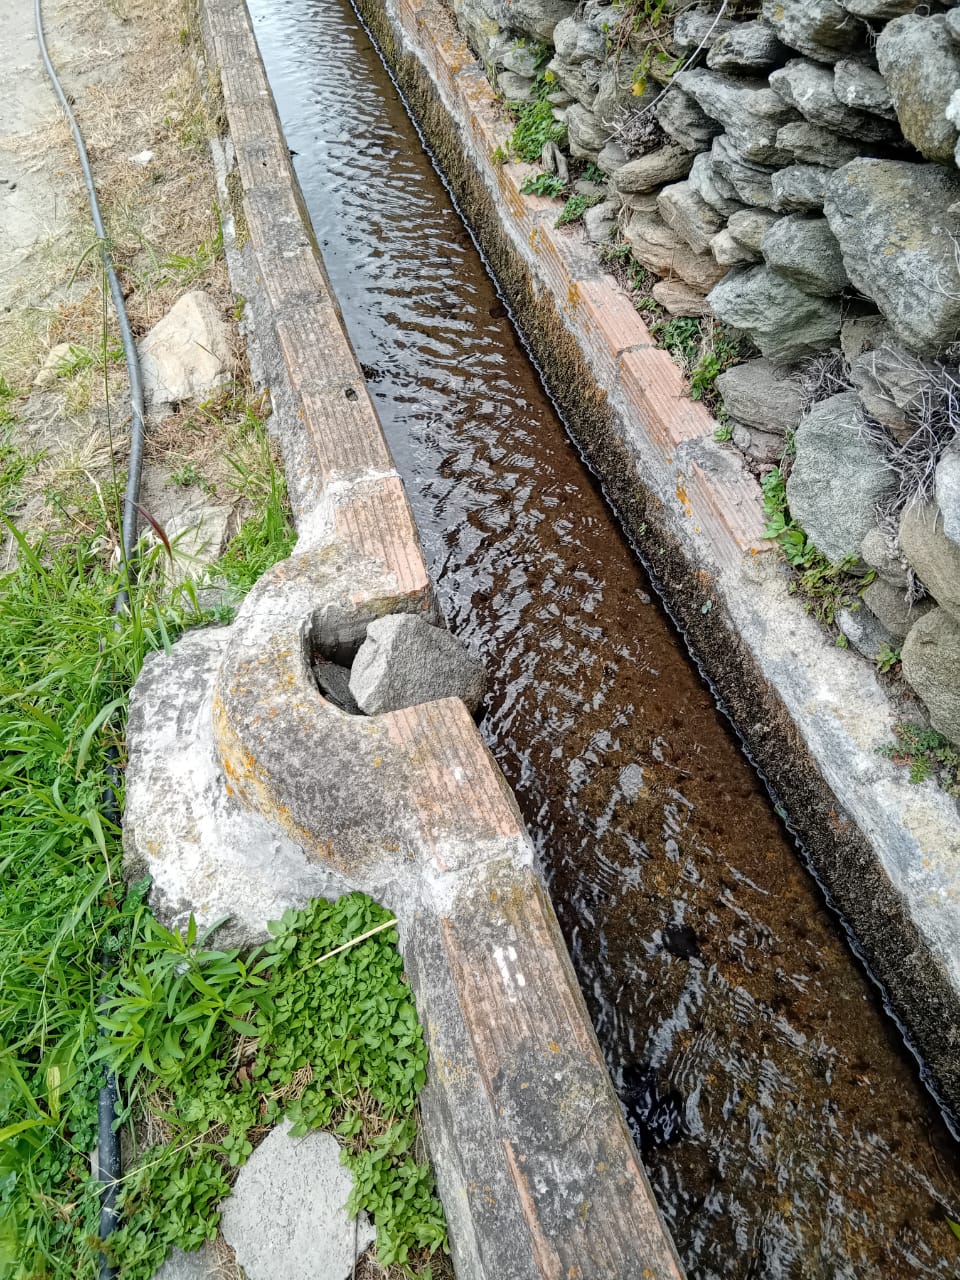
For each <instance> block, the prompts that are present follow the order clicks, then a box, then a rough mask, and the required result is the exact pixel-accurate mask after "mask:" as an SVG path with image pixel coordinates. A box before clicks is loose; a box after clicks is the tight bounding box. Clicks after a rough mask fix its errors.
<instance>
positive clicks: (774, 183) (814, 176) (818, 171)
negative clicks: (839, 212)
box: [770, 164, 833, 213]
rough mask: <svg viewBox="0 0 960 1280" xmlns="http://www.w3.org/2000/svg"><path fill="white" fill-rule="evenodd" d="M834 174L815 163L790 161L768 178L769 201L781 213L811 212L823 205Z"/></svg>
mask: <svg viewBox="0 0 960 1280" xmlns="http://www.w3.org/2000/svg"><path fill="white" fill-rule="evenodd" d="M832 174H833V170H832V169H826V168H824V167H823V165H818V164H789V165H787V166H786V168H783V169H778V170H777V171H776V173H775V174H774V175H773V177H772V178H771V179H770V192H771V196H770V199H771V203H772V205H773V207H774V208H775V209H779V210H780V211H781V212H783V213H814V212H816V211H817V210H819V209H822V208H823V202H824V199H825V198H826V194H827V182H828V181H829V180H830V177H831V175H832Z"/></svg>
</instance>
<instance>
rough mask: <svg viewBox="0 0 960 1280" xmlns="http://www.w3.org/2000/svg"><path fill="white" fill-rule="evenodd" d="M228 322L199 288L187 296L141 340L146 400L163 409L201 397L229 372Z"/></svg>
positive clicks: (206, 394) (226, 376) (141, 360)
mask: <svg viewBox="0 0 960 1280" xmlns="http://www.w3.org/2000/svg"><path fill="white" fill-rule="evenodd" d="M230 364H231V355H230V343H229V333H228V330H227V326H226V324H225V323H224V321H223V319H222V317H221V315H220V312H219V310H218V309H217V307H216V304H215V303H214V302H212V301H211V299H210V298H208V297H207V295H206V294H205V293H202V292H201V291H200V290H194V291H193V292H192V293H187V294H184V296H183V297H182V298H181V299H180V301H179V302H177V303H176V305H175V306H173V307H172V308H171V309H170V311H168V312H167V314H166V315H165V316H164V317H163V319H162V320H159V321H158V322H157V323H156V324H155V325H154V326H153V328H152V329H151V330H150V332H149V333H148V334H147V336H146V337H145V338H144V339H143V341H142V342H141V343H140V365H141V368H142V370H143V384H144V391H145V394H146V397H147V400H148V401H149V402H150V403H151V404H152V405H154V406H155V407H159V406H161V405H170V404H177V403H179V402H180V401H182V400H194V399H202V398H203V397H205V396H208V395H209V394H210V393H211V392H212V391H213V390H214V389H215V388H216V387H218V386H220V385H221V384H222V383H224V382H226V381H227V379H228V378H229V376H230Z"/></svg>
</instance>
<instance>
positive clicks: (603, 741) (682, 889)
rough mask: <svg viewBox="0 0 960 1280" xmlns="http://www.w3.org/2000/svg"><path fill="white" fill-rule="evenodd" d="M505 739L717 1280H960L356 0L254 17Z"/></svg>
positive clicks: (654, 1156) (403, 461)
mask: <svg viewBox="0 0 960 1280" xmlns="http://www.w3.org/2000/svg"><path fill="white" fill-rule="evenodd" d="M251 9H252V11H253V14H254V17H255V21H256V27H257V36H258V40H259V42H260V45H261V48H262V51H263V54H264V59H265V61H266V64H267V69H268V72H269V74H270V78H271V82H272V84H273V88H274V93H275V95H276V98H277V101H278V105H279V108H280V113H281V116H282V118H283V122H284V127H285V130H286V134H287V140H288V142H289V145H290V146H291V147H292V148H293V149H294V150H295V152H296V153H297V154H296V160H295V163H296V166H297V172H298V175H299V178H300V181H301V184H302V186H303V190H304V194H305V196H306V200H307V204H308V207H309V209H310V214H311V218H312V219H313V224H314V228H315V231H316V234H317V237H318V240H319V242H320V245H321V247H322V250H323V254H324V260H325V262H326V266H327V269H328V271H329V273H330V275H331V278H332V281H333V284H334V287H335V289H336V292H337V295H338V297H339V300H340V304H341V307H342V309H343V314H344V318H345V320H346V323H347V327H348V329H349V331H350V336H351V338H352V341H353V343H354V346H355V348H356V350H357V353H358V356H359V358H360V360H361V362H362V364H363V367H364V373H365V375H366V378H367V380H368V383H369V384H370V389H371V393H372V395H373V397H374V400H375V403H376V405H377V409H378V412H379V414H380V418H381V421H382V423H383V426H384V429H385V431H386V434H387V436H388V439H389V441H390V446H391V448H392V450H393V454H394V457H395V459H396V462H397V466H398V468H399V470H400V472H401V473H402V475H403V477H404V479H405V482H406V485H407V490H408V493H409V495H410V500H411V502H412V504H413V507H414V510H415V513H416V517H417V522H418V524H419V527H420V530H421V534H422V537H423V542H424V548H425V551H426V555H427V559H428V562H429V565H430V569H431V573H432V575H433V577H434V580H435V582H436V583H437V586H438V592H439V598H440V602H441V606H442V608H443V610H444V613H445V615H446V617H447V619H448V621H449V623H450V625H451V626H452V628H453V629H454V630H455V631H456V632H457V633H458V634H459V635H460V636H462V637H463V638H464V639H465V640H466V641H467V642H468V643H469V644H471V645H472V646H473V647H474V648H476V649H477V650H479V651H480V652H481V653H482V655H483V657H484V659H485V660H486V663H487V667H488V669H489V671H490V672H491V675H492V689H491V694H490V697H489V708H488V712H487V716H486V720H485V722H484V732H485V733H486V736H487V740H488V742H489V744H490V747H491V749H492V750H493V752H494V754H495V756H496V758H497V760H498V762H499V764H500V766H501V768H502V769H503V771H504V773H505V774H506V776H507V778H508V779H509V781H510V783H511V784H512V786H513V787H514V789H515V791H516V794H517V798H518V800H519V803H520V805H521V808H522V810H523V813H524V816H525V818H526V821H527V823H528V824H529V827H530V830H531V833H532V835H533V837H534V839H535V841H536V842H537V845H538V849H539V851H540V856H541V858H542V861H543V865H544V868H545V870H546V874H547V877H548V880H549V883H550V888H551V893H552V895H553V899H554V902H555V904H556V908H557V912H558V915H559V917H560V921H561V924H562V926H563V929H564V933H565V936H566V938H567V942H568V945H569V946H570V950H571V953H572V955H573V958H574V963H575V965H576V967H577V971H578V973H579V976H580V981H581V984H582V986H583V990H584V993H585V996H586V999H587V1003H588V1005H589V1008H590V1012H591V1015H592V1017H593V1019H594V1022H595V1025H596V1027H597V1031H598V1034H599V1036H600V1041H601V1043H602V1045H603V1046H604V1050H605V1052H606V1054H607V1059H608V1062H609V1065H610V1069H611V1073H612V1075H613V1078H614V1081H615V1083H616V1085H617V1088H618V1091H619V1093H620V1097H621V1100H622V1102H623V1105H624V1107H625V1109H626V1111H627V1114H628V1117H629V1119H630V1123H631V1126H632V1128H633V1131H634V1133H635V1135H636V1138H637V1142H638V1144H639V1146H640V1148H641V1150H642V1152H643V1155H644V1160H645V1163H646V1165H647V1168H648V1170H649V1173H650V1177H651V1181H652V1183H653V1186H654V1189H655V1191H656V1194H657V1197H658V1200H659V1203H660V1205H661V1207H662V1209H663V1212H664V1215H665V1217H666V1220H667V1222H668V1225H669V1226H670V1229H671V1230H672V1232H673V1233H674V1236H675V1238H676V1240H677V1244H678V1248H679V1249H680V1252H681V1255H682V1257H683V1260H684V1262H685V1264H686V1266H687V1268H688V1270H689V1273H690V1275H691V1277H693V1278H694V1280H721V1278H722V1280H746V1278H747V1277H770V1278H775V1280H780V1278H787V1277H790V1278H793V1277H805V1278H813V1277H817V1278H819V1277H829V1278H830V1280H841V1278H842V1280H854V1278H856V1280H880V1278H881V1277H883V1278H887V1277H898V1278H900V1277H928V1276H929V1277H933V1276H936V1277H947V1276H954V1275H956V1274H957V1271H958V1269H960V1241H957V1240H955V1239H954V1237H953V1236H952V1234H951V1233H950V1231H949V1229H948V1227H947V1225H946V1221H945V1212H947V1211H951V1210H952V1211H957V1210H958V1207H960V1160H958V1152H957V1148H956V1146H955V1144H954V1143H953V1140H952V1139H951V1137H950V1135H949V1132H948V1130H947V1129H946V1127H945V1126H944V1124H943V1122H942V1120H941V1118H940V1116H939V1114H938V1112H937V1110H936V1108H935V1107H934V1105H933V1104H932V1103H931V1101H930V1099H929V1098H928V1096H927V1095H926V1093H925V1092H924V1090H923V1089H922V1087H921V1086H920V1084H919V1083H918V1080H917V1076H916V1068H915V1064H914V1063H913V1062H912V1060H910V1058H909V1057H908V1056H907V1054H906V1053H905V1052H904V1050H903V1046H902V1044H901V1042H900V1040H899V1038H898V1036H897V1033H896V1029H895V1028H894V1027H893V1025H892V1024H891V1022H890V1021H889V1020H888V1019H887V1018H886V1017H885V1015H884V1014H883V1012H882V1010H881V1009H880V1008H879V1005H878V1002H877V1000H876V998H875V994H874V991H873V989H872V987H871V986H870V984H869V982H868V981H867V979H866V978H865V977H864V975H863V974H862V973H861V971H860V970H859V968H858V967H857V966H856V965H855V964H854V963H853V962H852V960H851V957H850V954H849V952H848V950H847V948H846V945H845V943H844V940H843V938H842V935H841V932H840V930H839V929H838V927H837V924H836V922H835V920H834V919H833V917H832V916H831V915H830V914H829V913H828V912H827V911H826V909H825V908H824V906H823V903H822V900H821V897H820V895H819V893H818V891H817V888H816V886H815V885H814V883H813V882H812V880H811V879H810V878H809V876H808V875H807V874H806V872H805V871H804V870H803V868H802V866H801V865H800V862H799V860H798V858H797V856H796V854H795V851H794V849H793V848H792V846H791V845H790V843H789V842H788V840H787V838H786V836H785V835H784V832H783V830H782V828H781V826H780V824H779V823H778V821H777V819H776V816H775V814H774V813H773V812H772V810H771V807H770V804H769V801H768V799H767V796H766V794H765V793H764V791H763V790H762V788H761V786H760V785H759V783H758V780H757V778H756V776H755V775H754V773H753V772H752V770H751V769H750V767H749V765H748V764H747V762H746V761H745V759H744V758H743V756H742V755H741V753H740V752H739V750H738V748H737V745H736V743H735V742H734V741H733V740H732V738H731V736H730V735H729V734H728V733H727V731H726V729H725V727H724V724H723V721H722V719H721V717H720V716H719V714H718V712H717V710H716V707H715V705H714V701H713V698H712V697H711V694H710V692H709V690H708V689H707V688H706V687H705V685H704V684H703V682H702V681H701V680H700V678H699V676H698V674H697V672H696V670H695V669H694V667H693V665H692V664H691V663H690V661H689V659H688V658H687V655H686V654H685V652H684V650H683V647H682V645H681V644H680V643H679V642H678V639H677V637H676V635H675V633H674V632H673V630H672V628H671V626H670V625H669V623H668V622H667V620H666V619H665V617H664V616H663V614H662V612H661V611H660V609H659V607H658V606H657V604H656V603H655V602H654V601H653V600H652V599H651V588H650V584H649V582H648V581H647V579H646V577H645V575H644V572H643V570H642V568H641V567H640V566H639V565H638V563H637V561H636V559H635V558H634V557H633V556H632V554H631V552H630V550H629V548H628V547H627V545H626V543H625V542H624V540H623V538H622V536H621V534H620V531H619V530H618V528H617V525H616V523H615V521H614V520H613V518H612V516H611V514H610V512H609V510H608V509H607V507H606V506H605V504H604V502H603V500H602V498H601V497H600V495H599V494H598V492H597V490H596V488H595V486H594V485H593V483H592V481H591V478H590V476H589V475H588V474H587V472H586V470H585V469H584V467H583V466H582V464H581V462H580V461H579V459H578V457H577V454H576V451H575V449H574V448H573V446H572V445H571V443H570V442H569V440H568V438H567V436H566V435H565V433H564V430H563V427H562V424H561V423H560V422H559V421H558V420H557V417H556V415H555V414H554V412H553V409H552V407H551V405H550V402H549V400H548V398H547V397H546V395H545V393H544V391H543V389H542V387H541V386H540V384H539V382H538V379H537V376H536V373H535V371H534V370H533V368H532V367H531V365H530V364H529V362H528V361H527V359H526V357H525V355H524V352H523V349H522V346H521V345H520V343H519V340H518V338H517V335H516V333H515V332H514V330H513V329H512V327H511V324H510V321H509V318H508V316H507V314H506V310H505V308H504V306H503V304H502V302H501V300H500V299H499V298H498V296H497V293H496V289H495V287H494V285H493V283H492V281H491V280H490V279H489V277H488V276H487V275H486V274H485V272H484V270H483V266H482V263H481V261H480V259H479V257H478V255H477V252H476V250H475V248H474V246H473V243H472V241H471V238H470V236H469V234H468V232H467V231H466V229H465V227H464V226H463V224H462V222H461V221H460V219H459V217H458V215H457V213H456V211H455V210H454V208H453V207H452V205H451V203H450V201H449V199H448V197H447V195H446V193H445V191H444V189H443V186H442V184H441V182H440V181H439V179H438V177H437V175H436V173H435V172H434V170H433V168H432V166H431V164H430V161H429V158H428V157H427V156H426V155H425V153H424V152H423V150H422V148H421V146H420V144H419V141H418V139H417V135H416V133H415V131H414V129H413V127H412V125H411V123H410V121H409V119H408V118H407V115H406V113H405V111H404V108H403V104H402V103H401V102H400V100H399V98H398V94H397V91H396V89H395V88H394V86H393V85H392V83H391V81H390V79H389V77H388V76H387V74H386V73H385V71H384V69H383V67H382V65H381V63H380V61H379V59H378V58H377V55H376V53H375V51H374V49H373V48H372V46H371V45H370V42H369V41H368V39H367V37H366V35H365V34H364V32H363V30H362V28H361V27H360V26H359V24H358V22H357V20H356V18H355V16H354V14H353V12H352V10H351V9H350V8H349V7H348V4H347V2H346V0H252V3H251Z"/></svg>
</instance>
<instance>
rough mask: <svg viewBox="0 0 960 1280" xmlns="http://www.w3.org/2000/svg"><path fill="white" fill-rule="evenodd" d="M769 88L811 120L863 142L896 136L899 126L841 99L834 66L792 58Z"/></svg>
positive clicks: (887, 139)
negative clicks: (837, 89) (835, 87)
mask: <svg viewBox="0 0 960 1280" xmlns="http://www.w3.org/2000/svg"><path fill="white" fill-rule="evenodd" d="M770 88H771V89H772V90H773V92H774V93H775V94H777V96H778V97H780V98H782V99H783V101H784V102H785V103H788V104H789V105H790V106H792V107H794V108H795V109H796V110H797V111H799V112H800V114H801V115H802V116H803V118H804V119H805V120H809V121H810V123H811V124H817V125H820V126H822V127H823V128H824V129H833V130H835V131H836V132H837V133H843V134H847V135H849V136H850V137H851V138H857V139H858V140H859V141H861V142H889V141H892V140H893V139H895V137H896V128H895V126H894V125H892V124H890V123H889V122H888V121H886V120H883V119H881V118H880V117H879V116H876V115H872V114H870V113H868V112H866V111H855V110H854V109H853V107H848V106H847V105H846V103H844V102H841V101H840V99H839V98H838V97H837V95H836V92H835V90H834V75H833V68H832V67H824V66H820V65H819V64H818V63H815V62H809V61H808V60H807V59H806V58H792V59H791V60H790V61H789V62H788V63H787V65H786V66H785V67H780V68H778V69H777V70H776V71H773V72H771V74H770Z"/></svg>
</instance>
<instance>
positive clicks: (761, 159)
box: [674, 67, 796, 164]
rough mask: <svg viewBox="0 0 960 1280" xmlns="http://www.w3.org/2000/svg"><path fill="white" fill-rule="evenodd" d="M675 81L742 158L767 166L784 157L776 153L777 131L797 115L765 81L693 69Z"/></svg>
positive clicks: (677, 77) (681, 74) (698, 68)
mask: <svg viewBox="0 0 960 1280" xmlns="http://www.w3.org/2000/svg"><path fill="white" fill-rule="evenodd" d="M674 82H675V83H676V84H677V85H678V86H679V87H680V88H681V89H682V90H683V91H684V93H688V94H689V95H690V96H691V97H692V98H694V99H695V100H696V101H697V102H698V103H699V104H700V106H701V107H702V108H703V110H704V111H705V112H706V113H707V115H708V116H712V118H713V119H714V120H717V121H719V122H720V123H721V124H722V125H723V128H724V130H725V131H726V134H727V136H728V137H729V138H730V139H731V141H732V142H733V143H734V145H735V146H736V148H737V150H738V151H739V152H740V154H741V155H742V156H743V157H744V158H745V159H747V160H751V161H756V162H757V163H760V164H767V163H771V162H772V163H777V162H778V161H780V160H781V159H782V158H783V157H782V156H781V155H780V153H779V152H778V150H777V130H778V129H779V128H780V127H781V125H784V124H786V123H787V122H788V121H790V120H795V119H796V112H795V111H794V110H793V108H792V107H791V106H790V105H788V104H787V103H786V102H784V100H783V98H782V97H780V96H779V95H777V94H776V93H774V92H773V90H772V89H771V88H770V86H769V85H768V84H767V83H766V81H765V80H753V79H747V78H746V77H739V76H731V75H726V74H723V73H721V72H719V71H707V70H706V69H705V68H703V67H696V68H694V69H693V70H690V71H681V72H680V73H679V74H678V75H676V76H675V77H674Z"/></svg>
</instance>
